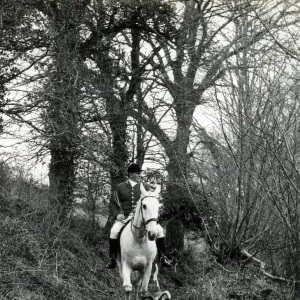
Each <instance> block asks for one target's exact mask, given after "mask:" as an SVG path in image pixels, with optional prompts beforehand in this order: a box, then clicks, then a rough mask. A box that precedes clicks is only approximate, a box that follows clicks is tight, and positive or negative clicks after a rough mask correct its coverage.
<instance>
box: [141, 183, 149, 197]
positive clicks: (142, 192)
mask: <svg viewBox="0 0 300 300" xmlns="http://www.w3.org/2000/svg"><path fill="white" fill-rule="evenodd" d="M147 195H148V193H147V191H146V189H145V187H144V185H143V184H141V197H145V196H147Z"/></svg>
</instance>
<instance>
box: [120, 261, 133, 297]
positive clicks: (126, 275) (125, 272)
mask: <svg viewBox="0 0 300 300" xmlns="http://www.w3.org/2000/svg"><path fill="white" fill-rule="evenodd" d="M131 273H132V270H131V268H129V266H128V265H126V264H123V265H122V278H123V289H124V291H125V295H126V300H128V299H129V298H130V294H131V292H132V284H131V279H130V276H131Z"/></svg>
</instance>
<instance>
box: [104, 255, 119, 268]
mask: <svg viewBox="0 0 300 300" xmlns="http://www.w3.org/2000/svg"><path fill="white" fill-rule="evenodd" d="M116 264H117V262H116V260H115V259H114V258H112V257H111V258H110V259H109V262H108V264H107V265H106V266H105V267H106V269H114V268H115V267H116Z"/></svg>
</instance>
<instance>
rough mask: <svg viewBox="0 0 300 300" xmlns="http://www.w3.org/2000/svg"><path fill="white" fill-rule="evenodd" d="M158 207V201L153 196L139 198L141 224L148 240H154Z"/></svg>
mask: <svg viewBox="0 0 300 300" xmlns="http://www.w3.org/2000/svg"><path fill="white" fill-rule="evenodd" d="M158 209H159V202H158V199H157V198H156V197H155V196H151V195H148V196H144V197H142V198H141V205H140V210H141V216H142V219H143V226H144V228H145V234H147V237H148V239H149V240H150V241H154V240H155V239H156V236H157V222H158Z"/></svg>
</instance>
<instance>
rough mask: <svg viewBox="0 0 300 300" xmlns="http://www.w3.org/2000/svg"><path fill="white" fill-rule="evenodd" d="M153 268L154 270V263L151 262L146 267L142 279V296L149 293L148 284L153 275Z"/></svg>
mask: <svg viewBox="0 0 300 300" xmlns="http://www.w3.org/2000/svg"><path fill="white" fill-rule="evenodd" d="M151 270H152V263H150V264H149V265H148V266H146V268H145V272H144V276H143V279H142V286H141V296H142V297H144V296H146V295H147V293H148V284H149V280H150V276H151Z"/></svg>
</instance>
